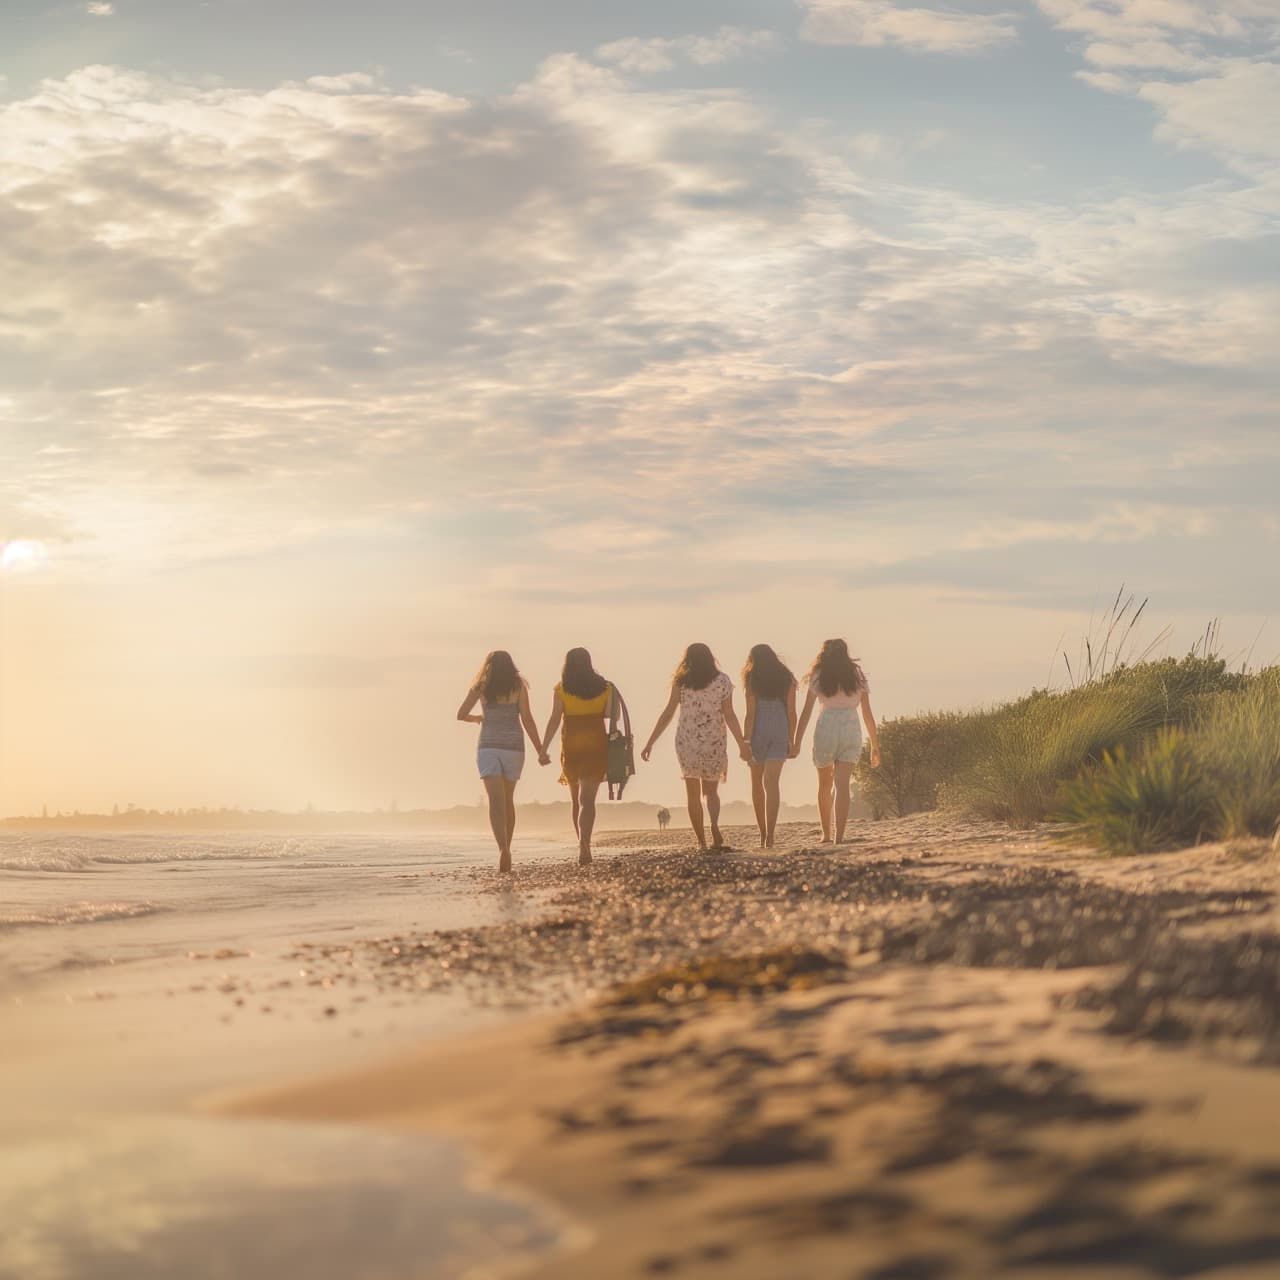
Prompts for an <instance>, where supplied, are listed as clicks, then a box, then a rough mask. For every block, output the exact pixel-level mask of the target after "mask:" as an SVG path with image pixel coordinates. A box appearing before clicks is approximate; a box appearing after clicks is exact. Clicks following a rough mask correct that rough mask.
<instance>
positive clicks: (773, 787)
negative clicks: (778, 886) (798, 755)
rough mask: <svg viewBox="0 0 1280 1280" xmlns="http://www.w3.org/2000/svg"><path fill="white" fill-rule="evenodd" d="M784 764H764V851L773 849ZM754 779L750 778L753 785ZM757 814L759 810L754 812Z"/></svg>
mask: <svg viewBox="0 0 1280 1280" xmlns="http://www.w3.org/2000/svg"><path fill="white" fill-rule="evenodd" d="M785 763H786V762H785V761H783V760H766V761H765V762H764V770H763V772H764V779H763V782H764V799H765V822H766V825H765V837H764V845H765V848H766V849H772V848H773V832H774V829H775V828H776V827H777V825H778V808H779V806H780V805H781V804H782V790H781V788H780V786H779V783H780V782H781V780H782V766H783V764H785ZM754 782H755V779H754V778H752V783H753V784H754ZM756 812H757V813H759V810H758V809H757V810H756Z"/></svg>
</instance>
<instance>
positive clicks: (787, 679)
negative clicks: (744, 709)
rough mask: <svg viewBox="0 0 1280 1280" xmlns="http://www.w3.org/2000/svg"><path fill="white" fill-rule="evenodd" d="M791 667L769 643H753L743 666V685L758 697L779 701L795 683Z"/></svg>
mask: <svg viewBox="0 0 1280 1280" xmlns="http://www.w3.org/2000/svg"><path fill="white" fill-rule="evenodd" d="M795 681H796V678H795V676H793V675H792V674H791V668H790V667H789V666H787V664H786V663H785V662H783V661H782V659H781V658H780V657H778V655H777V654H776V653H774V651H773V650H772V649H771V648H770V647H769V646H768V645H767V644H753V645H752V646H751V652H750V653H749V654H747V661H746V663H745V664H744V666H743V668H742V687H743V688H744V689H745V690H746V691H747V692H748V693H753V694H755V696H756V697H757V698H771V699H775V698H776V699H778V700H779V701H780V700H781V699H783V698H785V697H786V696H787V690H788V689H790V688H791V686H792V685H793V684H795Z"/></svg>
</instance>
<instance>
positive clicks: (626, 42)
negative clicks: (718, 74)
mask: <svg viewBox="0 0 1280 1280" xmlns="http://www.w3.org/2000/svg"><path fill="white" fill-rule="evenodd" d="M777 45H778V36H777V33H776V32H774V31H747V30H745V29H744V28H742V27H721V28H720V29H719V31H717V32H716V33H715V35H712V36H676V37H673V38H669V39H664V38H661V37H659V38H652V39H642V38H641V37H639V36H631V37H628V38H626V39H623V40H612V41H610V42H609V43H608V44H602V45H601V46H600V47H599V48H598V49H597V50H596V57H598V58H600V59H601V60H603V61H604V62H612V63H614V64H616V65H617V66H618V67H620V68H621V69H622V70H623V71H637V72H659V71H672V70H674V69H675V67H676V65H677V63H679V62H692V63H693V64H694V65H696V66H700V67H706V66H713V65H715V64H717V63H721V62H729V61H732V60H733V59H736V58H741V57H744V56H747V55H749V54H752V53H760V52H764V51H765V50H769V49H773V48H776V47H777Z"/></svg>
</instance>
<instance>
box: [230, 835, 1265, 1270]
mask: <svg viewBox="0 0 1280 1280" xmlns="http://www.w3.org/2000/svg"><path fill="white" fill-rule="evenodd" d="M726 835H727V836H728V838H729V840H730V842H731V844H733V845H735V846H737V848H736V849H734V850H731V851H730V852H727V853H724V854H718V855H703V854H699V853H697V852H696V851H693V850H691V849H690V848H689V835H688V833H687V832H678V831H676V832H668V833H665V834H663V835H655V834H650V833H631V834H623V835H617V836H608V837H604V838H602V839H601V840H600V841H599V845H598V856H597V860H596V863H595V865H594V866H592V867H591V868H589V869H586V870H584V871H579V869H578V868H577V867H576V866H571V865H567V864H559V863H555V862H547V861H539V862H537V863H531V864H528V865H525V866H521V865H520V864H519V862H517V867H516V871H515V873H514V875H512V876H510V877H499V876H498V875H497V874H496V873H493V872H489V871H479V870H477V871H473V872H472V873H471V874H472V876H473V877H474V879H475V883H476V888H477V890H478V891H479V892H480V893H482V894H493V895H497V896H498V897H499V898H500V899H504V900H510V901H521V902H526V903H527V901H528V900H529V899H530V898H532V899H533V900H535V901H536V903H537V909H536V910H533V911H529V912H525V913H522V914H520V916H519V918H515V919H511V920H505V921H502V922H499V923H494V924H487V925H484V926H480V927H475V928H464V929H457V930H453V931H446V932H439V933H429V934H424V935H422V936H417V935H415V934H413V933H411V932H410V933H404V934H400V935H397V936H390V937H383V938H379V939H376V940H365V941H352V942H348V943H347V944H345V945H344V946H342V947H341V948H338V947H330V946H323V945H317V946H313V947H307V948H303V949H301V950H300V952H299V953H298V954H299V955H301V956H303V957H304V958H305V960H306V962H307V964H308V967H309V968H310V969H311V970H313V971H314V972H315V973H317V974H320V975H323V976H324V977H325V978H326V979H327V980H328V983H329V986H328V988H327V989H328V990H330V991H332V992H333V995H332V997H331V998H332V999H333V1001H334V1005H335V1007H336V1008H337V1009H338V1010H341V1009H342V1008H343V1003H344V1000H346V999H347V998H349V996H348V993H347V986H348V984H349V983H350V982H351V979H352V978H354V977H355V976H357V975H359V977H360V979H361V984H362V985H361V992H362V995H363V996H364V997H366V998H367V997H368V995H369V993H370V990H371V987H372V989H373V990H374V991H376V992H380V993H387V992H394V993H396V994H397V995H398V997H400V998H413V997H414V996H415V995H418V994H420V995H421V996H422V998H424V999H425V998H429V996H430V994H431V993H434V992H439V991H449V992H452V993H454V994H457V993H460V992H467V993H471V996H472V997H473V998H475V999H480V1000H486V1001H499V1002H501V1003H505V1004H510V1005H512V1006H519V1007H525V1006H527V1007H528V1009H529V1014H528V1016H527V1017H523V1018H520V1019H518V1020H515V1021H513V1022H511V1023H509V1024H507V1025H505V1026H502V1027H498V1028H496V1029H490V1030H486V1031H483V1032H480V1033H477V1034H474V1035H471V1036H468V1037H466V1038H462V1039H456V1040H452V1041H448V1042H444V1043H438V1044H435V1045H432V1046H429V1047H424V1048H422V1049H419V1050H413V1051H409V1052H403V1053H401V1054H400V1055H399V1056H398V1057H396V1058H394V1059H392V1060H390V1061H387V1062H382V1063H379V1064H377V1065H372V1066H365V1067H360V1068H359V1069H356V1070H352V1071H348V1072H346V1073H345V1074H342V1075H339V1076H336V1077H333V1078H329V1079H323V1080H318V1081H313V1082H308V1083H302V1084H295V1085H292V1086H290V1087H287V1088H275V1089H270V1090H259V1091H257V1092H255V1093H253V1094H251V1095H243V1094H242V1095H239V1096H236V1097H233V1098H228V1097H222V1098H219V1099H217V1100H216V1101H214V1102H213V1103H211V1104H210V1105H211V1106H213V1107H214V1108H215V1109H216V1110H220V1111H223V1112H228V1113H232V1114H237V1115H240V1116H246V1115H248V1116H259V1117H261V1116H265V1117H272V1118H277V1119H284V1118H288V1119H295V1120H298V1119H306V1120H308V1121H325V1122H340V1123H344V1124H352V1123H357V1124H370V1125H375V1126H379V1127H386V1128H390V1129H394V1130H407V1131H428V1132H435V1133H440V1132H443V1133H447V1134H453V1135H462V1136H463V1137H464V1138H465V1139H466V1141H467V1142H468V1143H469V1144H471V1146H472V1148H473V1149H474V1150H477V1151H478V1152H480V1153H481V1155H482V1157H483V1159H484V1162H485V1165H486V1167H487V1169H488V1171H489V1173H490V1174H491V1175H492V1176H493V1177H495V1178H497V1179H498V1180H499V1181H500V1182H501V1183H503V1184H505V1185H508V1186H511V1187H516V1188H522V1189H525V1190H528V1191H530V1192H532V1193H534V1194H536V1195H538V1196H540V1197H543V1198H544V1199H546V1200H548V1201H550V1202H551V1203H553V1204H554V1205H556V1206H557V1207H558V1209H559V1210H560V1211H561V1212H562V1213H563V1214H564V1215H565V1218H566V1220H567V1221H568V1222H569V1223H570V1224H571V1226H570V1228H569V1229H568V1230H567V1231H566V1232H565V1235H564V1242H563V1247H562V1248H561V1249H560V1250H559V1251H558V1252H556V1253H555V1254H554V1255H553V1256H551V1257H550V1258H549V1259H548V1258H543V1259H542V1260H535V1261H531V1262H530V1271H529V1274H532V1275H537V1276H547V1277H550V1276H555V1277H558V1278H564V1280H572V1278H574V1277H592V1278H593V1280H596V1278H598V1277H606V1276H607V1277H613V1276H666V1275H670V1276H680V1277H690V1278H693V1277H770V1278H777V1277H815V1278H819V1277H820V1278H825V1277H832V1278H836V1277H839V1280H854V1278H855V1277H857V1278H864V1280H964V1278H969V1277H972V1278H974V1280H977V1278H978V1277H990V1276H1019V1277H1037V1276H1044V1277H1046V1278H1047V1277H1061V1276H1063V1275H1076V1274H1086V1273H1087V1274H1088V1275H1090V1276H1100V1277H1115V1278H1116V1280H1122V1278H1123V1280H1129V1278H1136V1277H1155V1276H1189V1275H1196V1276H1200V1275H1205V1276H1216V1277H1234V1278H1243V1277H1259V1278H1261V1277H1275V1276H1276V1275H1280V1070H1278V1068H1280V930H1278V923H1280V915H1278V908H1277V889H1278V887H1280V885H1278V880H1280V854H1278V853H1277V852H1276V850H1275V849H1274V848H1273V847H1272V846H1271V845H1270V844H1268V843H1264V842H1245V843H1242V844H1239V845H1214V846H1204V847H1201V848H1197V849H1194V850H1188V851H1183V852H1177V853H1167V854H1159V855H1148V856H1142V857H1135V858H1130V859H1125V860H1109V859H1102V858H1099V857H1097V856H1096V855H1094V854H1092V853H1091V852H1089V851H1087V850H1084V851H1082V850H1079V849H1073V848H1070V847H1067V846H1064V845H1063V844H1062V843H1061V842H1060V841H1058V840H1056V839H1055V837H1054V833H1053V832H1052V831H1047V830H1043V829H1041V830H1037V831H1033V832H1019V831H1010V830H1009V829H1008V828H1006V827H1002V826H998V825H992V824H986V823H977V822H972V821H967V820H963V819H957V818H953V817H949V816H946V815H938V814H927V815H918V816H914V817H911V818H908V819H903V820H896V821H885V822H879V823H859V824H857V825H856V826H855V827H854V828H853V831H852V838H851V839H850V840H849V841H848V842H847V843H845V844H843V845H840V846H835V847H832V846H829V845H827V846H823V845H820V844H818V842H817V840H818V833H817V830H816V828H813V827H809V826H807V825H798V826H791V827H788V828H787V829H786V830H785V831H784V832H781V833H780V836H781V847H780V849H779V851H778V852H776V853H774V854H768V855H766V854H761V853H759V852H757V851H756V850H755V849H754V847H753V846H754V844H755V833H754V831H748V830H745V829H740V828H739V829H729V830H727V831H726ZM352 989H354V988H352ZM548 1003H550V1004H552V1005H559V1006H561V1007H560V1008H556V1009H553V1010H552V1011H551V1012H547V1005H548Z"/></svg>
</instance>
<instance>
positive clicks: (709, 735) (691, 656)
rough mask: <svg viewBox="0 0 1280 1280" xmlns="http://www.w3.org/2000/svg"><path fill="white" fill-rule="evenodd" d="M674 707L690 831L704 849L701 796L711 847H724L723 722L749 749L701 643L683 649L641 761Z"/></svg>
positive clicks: (729, 689) (743, 751)
mask: <svg viewBox="0 0 1280 1280" xmlns="http://www.w3.org/2000/svg"><path fill="white" fill-rule="evenodd" d="M677 707H678V708H679V709H680V723H679V724H678V725H677V726H676V759H677V760H678V761H679V762H680V776H681V777H683V778H684V789H685V794H686V796H687V798H688V801H689V820H690V822H692V823H693V833H694V835H696V836H697V837H698V847H699V848H700V849H702V851H703V852H704V853H705V852H706V850H707V837H706V829H705V827H704V825H703V821H702V802H703V800H704V798H705V800H706V802H707V817H708V818H710V820H711V847H712V848H713V849H723V848H724V840H723V838H722V837H721V835H720V790H719V788H720V784H721V783H722V782H723V781H724V780H725V779H726V778H727V777H728V773H729V753H728V749H727V746H726V742H725V728H726V726H727V727H728V730H729V732H730V733H732V734H733V738H734V741H735V742H736V743H737V744H738V752H739V754H740V755H741V756H742V758H743V759H744V760H749V759H750V758H751V752H750V748H749V747H748V746H747V742H746V739H745V738H743V736H742V729H741V728H740V727H739V725H738V714H737V712H736V711H734V709H733V681H732V680H730V679H729V677H728V676H727V675H725V673H724V672H723V671H721V670H720V668H719V667H718V666H717V665H716V660H715V657H714V656H713V655H712V652H711V650H710V649H708V648H707V646H706V645H705V644H691V645H690V646H689V647H688V648H687V649H686V650H685V653H684V658H683V659H682V660H681V662H680V665H679V666H678V667H677V668H676V670H675V675H673V676H672V677H671V697H670V698H669V699H668V700H667V705H666V706H665V707H664V708H663V711H662V714H661V715H660V716H659V717H658V723H657V724H655V725H654V726H653V732H652V733H651V734H650V735H649V741H648V743H647V744H646V746H645V748H644V750H643V751H641V753H640V758H641V759H642V760H646V761H647V760H648V759H649V753H650V752H651V751H652V750H653V744H654V743H655V742H657V740H658V739H659V738H660V737H661V736H662V734H663V731H664V730H665V729H666V727H667V725H669V724H670V723H671V718H672V717H673V716H674V715H675V713H676V708H677Z"/></svg>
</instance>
